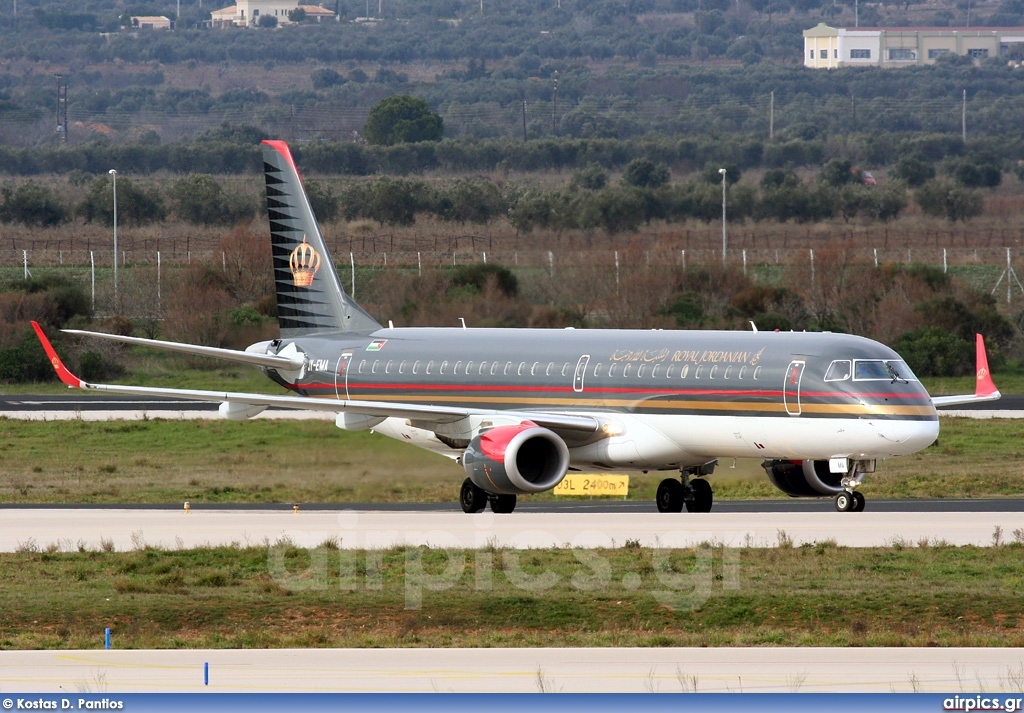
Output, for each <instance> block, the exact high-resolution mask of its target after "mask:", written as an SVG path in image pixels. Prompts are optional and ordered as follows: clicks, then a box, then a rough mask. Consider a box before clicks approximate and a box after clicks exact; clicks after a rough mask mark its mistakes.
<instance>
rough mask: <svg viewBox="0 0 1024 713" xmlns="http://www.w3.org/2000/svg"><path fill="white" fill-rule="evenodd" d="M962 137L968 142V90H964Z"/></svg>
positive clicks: (961, 122)
mask: <svg viewBox="0 0 1024 713" xmlns="http://www.w3.org/2000/svg"><path fill="white" fill-rule="evenodd" d="M960 138H962V139H963V141H964V143H965V144H966V143H967V90H966V89H965V90H964V100H963V104H962V105H961V109H960Z"/></svg>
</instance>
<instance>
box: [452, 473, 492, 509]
mask: <svg viewBox="0 0 1024 713" xmlns="http://www.w3.org/2000/svg"><path fill="white" fill-rule="evenodd" d="M459 505H461V506H462V512H468V513H473V512H480V511H481V510H483V509H484V508H485V507H487V493H486V492H485V491H484V489H483V488H479V487H477V486H476V485H474V484H473V481H472V480H470V479H469V478H466V479H465V480H463V481H462V490H461V491H459Z"/></svg>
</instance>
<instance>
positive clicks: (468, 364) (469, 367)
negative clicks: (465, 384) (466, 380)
mask: <svg viewBox="0 0 1024 713" xmlns="http://www.w3.org/2000/svg"><path fill="white" fill-rule="evenodd" d="M471 371H473V362H471V361H467V362H466V376H469V372H471Z"/></svg>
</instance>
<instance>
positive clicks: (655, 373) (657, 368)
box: [651, 364, 661, 379]
mask: <svg viewBox="0 0 1024 713" xmlns="http://www.w3.org/2000/svg"><path fill="white" fill-rule="evenodd" d="M659 371H661V364H655V365H654V368H653V369H651V378H652V379H656V378H658V372H659Z"/></svg>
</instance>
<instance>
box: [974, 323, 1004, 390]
mask: <svg viewBox="0 0 1024 713" xmlns="http://www.w3.org/2000/svg"><path fill="white" fill-rule="evenodd" d="M977 343H978V347H977V366H978V384H977V386H976V387H975V389H974V395H975V396H991V395H992V394H995V393H997V392H998V391H999V389H997V388H996V385H995V382H994V381H992V373H991V372H989V370H988V355H987V354H985V340H984V338H983V337H982V336H981V335H980V334H979V335H977Z"/></svg>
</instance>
